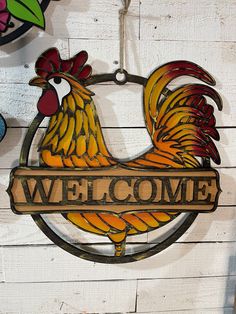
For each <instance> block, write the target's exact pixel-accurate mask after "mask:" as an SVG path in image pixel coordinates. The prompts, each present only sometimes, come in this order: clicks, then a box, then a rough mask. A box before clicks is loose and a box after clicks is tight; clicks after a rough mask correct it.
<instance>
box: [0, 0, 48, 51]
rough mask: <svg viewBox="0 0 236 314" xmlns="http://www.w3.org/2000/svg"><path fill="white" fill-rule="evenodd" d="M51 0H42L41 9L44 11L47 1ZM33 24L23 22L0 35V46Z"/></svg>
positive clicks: (23, 32)
mask: <svg viewBox="0 0 236 314" xmlns="http://www.w3.org/2000/svg"><path fill="white" fill-rule="evenodd" d="M50 1H51V0H42V3H41V4H40V6H41V8H42V11H43V12H45V11H46V9H47V7H48V5H49V3H50ZM32 26H33V23H30V22H24V24H23V25H22V26H20V27H19V28H17V29H16V30H15V31H13V32H11V33H10V34H8V35H6V36H2V37H1V36H0V46H3V45H6V44H8V43H10V42H12V41H13V40H15V39H17V38H19V37H20V36H22V35H23V34H25V33H26V32H27V31H28V30H29V29H30V28H31V27H32Z"/></svg>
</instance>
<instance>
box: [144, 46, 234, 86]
mask: <svg viewBox="0 0 236 314" xmlns="http://www.w3.org/2000/svg"><path fill="white" fill-rule="evenodd" d="M235 51H236V43H235V42H228V43H227V42H196V41H194V42H192V41H189V42H188V41H183V42H182V41H168V40H167V41H141V42H140V64H141V69H142V71H141V73H142V75H143V76H147V75H149V74H150V72H152V71H153V70H154V69H155V68H156V67H157V66H158V65H159V64H163V63H166V62H170V61H173V60H189V61H192V62H195V63H197V64H198V65H200V66H201V67H203V68H204V69H205V70H207V71H208V72H209V73H211V75H212V76H213V77H214V78H215V79H216V83H217V87H218V88H221V87H222V86H225V85H227V86H229V85H235V73H236V72H235V70H236V62H235V60H236V53H235ZM182 82H183V83H186V82H189V78H186V79H184V80H182Z"/></svg>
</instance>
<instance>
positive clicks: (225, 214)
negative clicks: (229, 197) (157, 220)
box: [148, 207, 236, 243]
mask: <svg viewBox="0 0 236 314" xmlns="http://www.w3.org/2000/svg"><path fill="white" fill-rule="evenodd" d="M156 237H157V235H156V232H155V231H153V232H150V233H148V241H149V242H150V243H157V240H156ZM196 241H197V242H224V241H236V208H235V207H218V208H217V209H216V211H214V212H213V213H210V214H199V215H198V217H197V218H196V220H195V221H194V223H193V224H192V225H191V227H190V228H189V229H188V230H187V231H186V232H185V233H184V234H183V235H182V237H181V238H180V239H179V240H178V241H177V242H196Z"/></svg>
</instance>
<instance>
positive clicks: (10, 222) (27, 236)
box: [0, 207, 236, 249]
mask: <svg viewBox="0 0 236 314" xmlns="http://www.w3.org/2000/svg"><path fill="white" fill-rule="evenodd" d="M60 224H61V225H62V226H61V228H63V224H66V225H65V228H66V226H67V222H66V220H65V219H64V220H60ZM0 225H1V228H0V239H1V240H0V245H2V246H12V245H19V246H20V245H42V244H45V245H46V244H51V243H52V242H51V241H50V240H49V239H48V238H47V237H46V236H45V235H44V234H43V232H42V231H41V230H40V229H39V228H38V227H37V226H36V224H35V223H34V221H33V219H32V218H31V217H30V216H27V215H22V216H17V215H15V214H14V213H13V212H12V211H11V210H10V209H0ZM67 228H68V226H67ZM70 237H71V238H72V239H73V241H75V242H76V241H80V243H84V244H85V243H95V242H98V243H110V241H109V240H107V237H102V236H95V235H93V234H91V233H88V232H86V233H85V232H83V231H81V230H79V229H73V231H71V233H70ZM147 238H148V242H150V243H156V242H157V240H156V238H157V235H156V232H154V231H153V232H151V233H148V234H143V235H140V236H129V237H128V239H127V241H128V243H137V242H147ZM196 241H197V242H219V241H220V242H226V241H236V208H235V207H218V208H217V210H216V211H215V212H214V213H211V214H199V216H198V217H197V219H196V220H195V222H194V223H193V225H192V226H191V227H190V228H189V229H188V230H187V231H186V233H185V234H184V235H183V236H182V237H181V238H180V239H179V240H178V242H196ZM19 249H20V248H19Z"/></svg>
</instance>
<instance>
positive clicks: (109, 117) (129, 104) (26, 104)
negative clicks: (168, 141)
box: [0, 83, 236, 128]
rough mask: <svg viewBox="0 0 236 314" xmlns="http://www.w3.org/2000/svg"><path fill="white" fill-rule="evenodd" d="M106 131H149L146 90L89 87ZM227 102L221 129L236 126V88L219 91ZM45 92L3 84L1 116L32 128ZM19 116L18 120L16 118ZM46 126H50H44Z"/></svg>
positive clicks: (219, 115) (0, 86) (12, 123)
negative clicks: (136, 129) (145, 108)
mask: <svg viewBox="0 0 236 314" xmlns="http://www.w3.org/2000/svg"><path fill="white" fill-rule="evenodd" d="M89 88H90V89H91V90H92V91H93V92H94V93H95V94H96V95H95V96H94V97H93V98H94V101H95V104H96V108H97V111H98V116H99V119H100V122H101V124H102V126H103V127H107V128H108V127H145V122H144V113H143V99H142V97H143V88H142V86H138V85H125V86H117V85H114V84H113V85H94V86H90V87H89ZM216 90H217V91H218V92H219V93H220V95H221V97H222V98H223V111H218V110H217V108H216V106H214V108H215V117H216V123H217V126H236V108H235V106H232V104H233V103H234V101H235V98H236V85H233V86H223V87H222V89H216ZM41 93H42V91H41V90H40V89H39V88H36V87H32V86H29V85H28V84H11V83H9V84H0V96H1V99H3V101H1V103H0V112H1V113H2V114H4V117H5V118H6V119H7V123H8V126H10V127H19V126H23V127H28V126H29V125H30V123H31V122H32V120H33V118H34V117H35V115H36V114H37V102H38V100H39V97H40V95H41ZM16 116H17V119H16V118H15V117H16ZM44 125H46V123H44Z"/></svg>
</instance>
